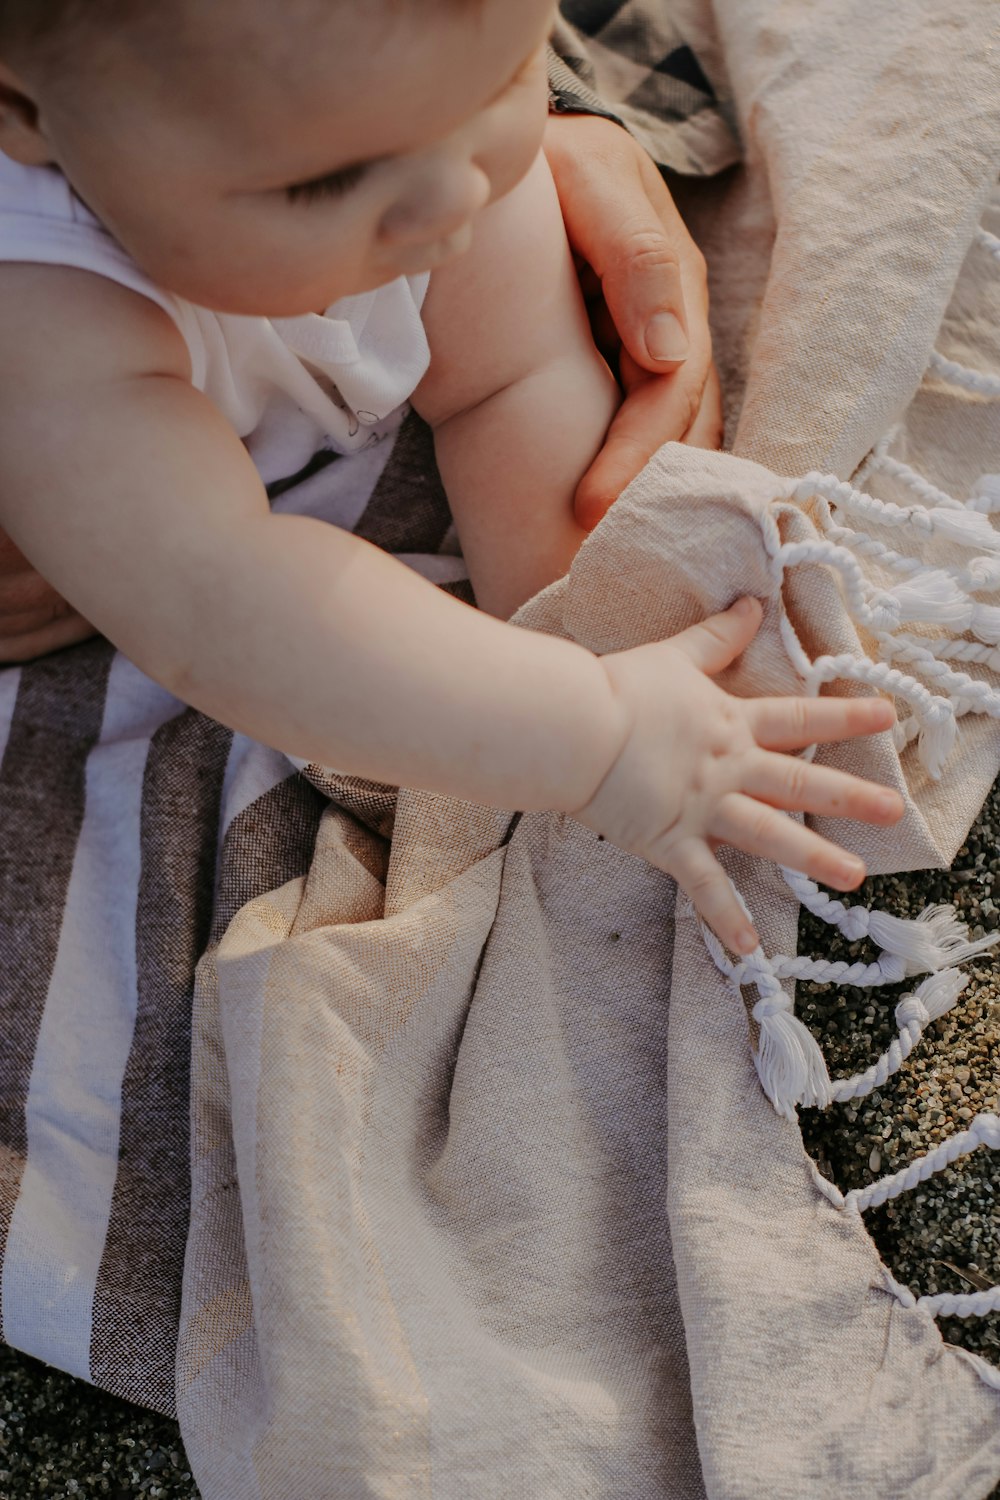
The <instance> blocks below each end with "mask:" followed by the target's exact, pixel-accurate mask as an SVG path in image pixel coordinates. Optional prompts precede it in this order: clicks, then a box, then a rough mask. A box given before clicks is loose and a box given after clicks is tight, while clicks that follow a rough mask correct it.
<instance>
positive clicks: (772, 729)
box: [573, 599, 903, 953]
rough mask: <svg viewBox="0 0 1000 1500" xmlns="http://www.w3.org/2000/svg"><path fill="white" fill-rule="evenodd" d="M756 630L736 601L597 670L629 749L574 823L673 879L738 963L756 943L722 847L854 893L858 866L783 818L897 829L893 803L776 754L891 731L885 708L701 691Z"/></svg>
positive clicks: (711, 688) (746, 602)
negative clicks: (796, 815) (722, 860)
mask: <svg viewBox="0 0 1000 1500" xmlns="http://www.w3.org/2000/svg"><path fill="white" fill-rule="evenodd" d="M760 621H761V607H760V605H759V604H758V603H757V601H756V600H755V599H741V600H740V601H739V602H738V603H737V604H734V605H733V607H732V608H731V609H729V610H727V611H726V613H725V614H720V615H713V616H712V617H711V618H710V619H708V620H705V621H704V622H703V623H702V624H700V625H694V626H692V627H691V629H690V630H685V631H684V632H683V633H682V634H681V635H676V636H674V637H673V638H672V639H671V640H669V641H661V642H657V643H655V644H653V645H648V646H639V647H637V648H635V649H634V650H631V651H622V652H618V653H616V654H614V655H611V656H605V657H602V659H601V660H602V664H603V666H604V668H605V671H606V672H607V674H608V677H609V679H610V681H611V686H612V688H613V690H614V692H615V695H616V697H617V698H618V701H619V703H620V704H621V706H622V711H623V717H624V721H625V725H626V730H625V737H624V740H623V743H622V748H621V750H620V751H619V753H618V755H617V757H616V759H615V761H614V764H613V765H612V767H611V769H610V771H609V772H608V773H607V775H606V776H605V777H604V780H603V781H602V783H601V785H600V786H599V787H598V789H597V792H596V793H595V794H594V796H593V797H592V798H591V800H590V801H589V802H588V803H587V804H586V806H585V807H582V808H580V809H579V810H578V811H576V812H574V814H573V816H574V817H575V818H577V819H578V820H579V821H580V822H581V823H585V824H586V825H587V827H588V828H593V829H594V830H595V831H596V832H597V833H600V834H602V835H603V836H604V837H605V838H608V839H610V840H611V841H612V842H613V843H615V844H618V845H620V846H621V848H623V849H627V850H628V851H629V852H630V853H632V854H640V855H642V857H643V858H644V859H646V860H648V861H649V862H650V864H652V865H655V866H656V867H657V869H660V870H665V871H666V872H667V874H668V875H672V876H673V877H674V879H675V880H676V881H677V884H678V885H679V886H680V887H681V889H682V890H683V891H686V892H687V894H688V895H689V896H690V897H691V899H692V901H693V902H694V905H695V907H696V909H697V911H698V912H699V913H700V915H701V916H702V917H703V918H704V920H705V921H706V922H707V923H708V925H709V926H710V927H712V928H713V929H714V931H715V932H717V933H718V935H719V937H720V938H721V939H722V941H723V942H724V943H725V944H726V945H727V946H728V947H729V948H730V949H731V950H733V951H734V952H736V953H749V952H752V951H753V949H754V948H755V947H756V945H757V941H758V939H757V934H756V933H755V932H754V930H753V928H752V926H751V925H750V923H749V922H748V920H747V918H746V916H745V915H744V913H743V911H742V910H741V908H740V906H739V903H738V902H737V900H736V898H735V896H734V894H733V891H732V888H731V886H730V884H729V881H728V879H727V878H726V875H725V873H724V871H723V869H722V866H721V865H720V864H719V862H718V860H717V859H716V858H715V853H714V851H715V850H716V849H717V848H718V847H719V845H720V844H733V845H735V846H736V848H738V849H745V850H746V851H747V852H748V853H750V854H757V855H761V856H762V857H763V858H765V859H771V860H775V861H776V862H777V863H779V864H783V865H789V866H791V867H792V868H793V869H796V870H801V871H804V872H805V874H807V875H809V876H811V877H812V878H813V879H814V880H821V881H823V882H824V883H825V884H826V885H831V886H833V887H835V888H836V889H837V890H853V889H854V887H855V886H857V885H859V884H860V883H861V881H862V880H863V879H864V875H865V867H864V864H863V863H862V861H861V860H860V859H858V858H857V857H856V856H855V855H853V854H848V853H846V852H845V851H844V850H843V849H840V848H838V847H837V845H836V844H831V843H830V842H829V841H828V840H827V839H824V838H820V836H819V834H817V833H814V832H813V831H812V830H811V829H808V828H804V827H803V826H802V825H801V824H800V823H798V822H796V821H795V820H794V819H792V818H786V817H785V816H784V815H783V814H782V813H780V812H778V811H777V810H776V809H778V808H787V809H789V810H790V811H794V812H810V813H821V814H823V815H825V816H826V817H841V818H854V819H857V820H858V821H861V822H865V823H887V824H888V823H895V822H897V821H898V820H899V818H901V817H902V815H903V802H902V798H901V797H899V795H898V794H897V793H896V792H893V791H890V790H889V789H888V788H885V787H879V786H874V785H872V784H871V783H870V782H867V781H861V780H860V779H859V778H858V777H856V776H848V775H846V774H845V773H844V772H841V771H832V770H830V769H829V768H828V767H825V766H815V765H811V764H809V763H808V762H807V761H803V760H800V759H798V758H796V757H793V756H790V755H784V754H777V753H775V752H779V751H788V750H799V749H801V748H802V747H803V746H805V745H811V744H814V743H818V742H821V741H824V740H844V739H850V738H852V737H853V736H855V735H863V734H872V733H874V732H876V731H878V730H883V729H888V728H889V727H890V726H891V725H892V724H893V723H894V721H895V716H894V713H893V709H892V705H891V704H890V703H889V702H888V701H886V700H885V699H882V698H734V697H732V696H731V695H730V694H729V693H726V692H723V690H722V689H721V688H719V687H716V685H715V684H714V683H713V682H712V681H710V676H711V674H713V673H715V672H720V671H722V669H723V668H724V667H727V666H729V664H730V663H731V662H733V661H734V660H735V659H736V657H737V656H739V654H740V652H741V651H743V650H744V649H745V647H746V646H748V645H749V643H750V641H751V640H752V639H753V637H754V636H755V635H756V633H757V628H758V626H759V625H760Z"/></svg>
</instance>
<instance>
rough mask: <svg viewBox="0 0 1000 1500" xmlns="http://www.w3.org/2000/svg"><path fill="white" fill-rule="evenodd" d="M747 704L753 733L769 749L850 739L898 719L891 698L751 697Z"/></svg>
mask: <svg viewBox="0 0 1000 1500" xmlns="http://www.w3.org/2000/svg"><path fill="white" fill-rule="evenodd" d="M746 707H747V718H748V720H749V723H750V728H751V729H752V730H753V734H754V737H755V739H756V740H757V743H758V744H760V745H763V746H764V748H765V749H766V750H801V749H803V748H804V747H805V746H806V745H821V744H825V743H827V742H828V741H832V740H851V739H854V738H855V736H857V735H863V734H878V733H879V732H880V731H881V730H884V729H891V728H892V726H893V724H895V722H896V712H895V709H894V708H893V706H892V704H891V703H890V702H889V700H888V698H751V699H748V700H747V705H746Z"/></svg>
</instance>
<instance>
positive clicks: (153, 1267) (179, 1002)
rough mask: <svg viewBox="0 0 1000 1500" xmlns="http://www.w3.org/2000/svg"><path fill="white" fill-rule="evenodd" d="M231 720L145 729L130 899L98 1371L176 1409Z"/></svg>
mask: <svg viewBox="0 0 1000 1500" xmlns="http://www.w3.org/2000/svg"><path fill="white" fill-rule="evenodd" d="M231 740H232V734H231V731H230V730H228V729H225V728H223V727H222V725H220V724H217V723H215V722H214V720H212V719H208V718H206V717H204V715H202V714H198V713H196V712H195V711H194V710H193V709H187V710H185V712H183V713H181V714H179V715H178V716H177V717H176V718H174V719H171V720H170V722H169V723H167V724H164V725H163V726H162V727H161V728H160V729H159V730H157V732H156V734H155V735H154V736H153V739H152V741H151V743H150V748H149V755H148V757H147V760H146V770H145V777H144V781H143V789H142V813H141V833H140V850H141V860H142V864H141V872H140V876H139V892H138V907H137V911H136V980H137V999H138V1005H137V1013H136V1023H135V1032H134V1035H133V1039H132V1048H131V1051H130V1053H129V1059H128V1063H127V1066H126V1069H125V1077H124V1079H123V1082H122V1103H121V1135H120V1142H119V1155H118V1176H117V1179H116V1182H115V1190H114V1195H113V1198H112V1205H111V1216H110V1223H109V1228H108V1236H107V1240H106V1242H105V1246H104V1254H103V1257H102V1260H101V1268H100V1271H99V1273H98V1277H97V1286H96V1289H95V1294H94V1320H93V1330H92V1334H91V1347H90V1358H91V1378H92V1379H93V1380H94V1382H95V1384H97V1385H99V1386H102V1387H103V1388H104V1389H105V1390H108V1391H112V1392H113V1393H114V1394H115V1395H117V1396H123V1397H125V1399H126V1400H129V1401H136V1402H140V1403H141V1404H143V1405H147V1406H152V1407H154V1408H155V1409H156V1410H158V1411H168V1412H169V1411H171V1410H172V1409H173V1403H174V1373H173V1372H174V1350H175V1344H176V1333H177V1318H178V1305H179V1297H180V1279H181V1268H182V1264H183V1258H184V1245H185V1240H186V1237H187V1223H188V1212H189V1200H190V1168H189V1128H188V1119H189V1074H190V1050H191V995H192V988H193V976H194V968H195V964H196V963H197V961H198V959H199V958H200V956H201V954H202V951H203V950H204V947H205V944H206V942H207V941H208V934H209V929H210V926H211V921H212V894H213V884H214V879H215V857H216V847H217V842H218V830H219V806H220V801H221V797H222V786H223V778H224V776H225V771H226V761H227V758H228V754H229V746H230V743H231Z"/></svg>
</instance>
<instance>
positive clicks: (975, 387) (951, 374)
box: [927, 349, 1000, 401]
mask: <svg viewBox="0 0 1000 1500" xmlns="http://www.w3.org/2000/svg"><path fill="white" fill-rule="evenodd" d="M927 368H928V370H930V371H932V372H933V373H934V374H935V375H937V376H938V377H939V378H940V379H941V380H944V381H947V383H948V385H956V386H959V387H960V389H961V390H963V391H972V392H974V394H975V395H977V396H988V397H989V398H990V400H993V401H995V400H996V399H997V398H998V397H1000V375H984V374H982V373H981V372H980V371H979V370H970V369H969V367H968V365H960V364H958V363H957V362H956V361H955V360H953V359H945V357H944V355H943V354H939V353H938V352H937V350H936V349H934V350H932V351H931V357H930V361H929V363H928V365H927Z"/></svg>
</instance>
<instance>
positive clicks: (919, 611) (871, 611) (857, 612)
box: [772, 540, 969, 633]
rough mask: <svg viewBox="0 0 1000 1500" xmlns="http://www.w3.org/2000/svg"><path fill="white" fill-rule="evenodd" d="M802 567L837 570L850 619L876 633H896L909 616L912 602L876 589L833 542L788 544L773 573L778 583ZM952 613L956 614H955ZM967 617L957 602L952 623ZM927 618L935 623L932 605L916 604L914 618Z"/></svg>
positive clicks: (774, 562) (775, 560) (774, 560)
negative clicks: (788, 572) (787, 571)
mask: <svg viewBox="0 0 1000 1500" xmlns="http://www.w3.org/2000/svg"><path fill="white" fill-rule="evenodd" d="M802 563H819V564H821V565H823V566H825V567H830V568H834V569H836V571H837V572H838V573H839V575H840V579H841V582H842V584H843V587H844V593H845V595H846V597H847V606H848V609H849V611H850V613H851V615H852V616H853V618H854V619H856V620H860V621H861V622H862V624H864V625H867V626H868V628H869V630H871V631H872V632H873V633H874V632H877V631H880V630H885V629H890V630H891V629H893V628H894V627H895V626H897V625H898V624H900V622H901V619H902V617H903V615H904V614H906V613H907V610H906V606H907V604H909V603H910V600H909V599H907V598H906V597H900V596H899V595H898V594H895V593H893V592H891V591H890V590H888V589H879V588H874V587H873V586H872V585H871V584H870V583H869V581H868V579H867V578H866V576H865V574H864V573H863V571H862V569H861V567H860V565H859V563H858V561H857V559H856V558H855V557H854V556H853V555H852V553H851V552H850V551H848V549H847V548H846V547H838V546H836V545H835V544H834V543H833V542H829V541H823V540H817V541H811V542H786V543H785V545H784V546H782V547H781V548H780V550H779V551H778V552H777V553H776V555H775V556H774V557H773V558H772V566H773V571H774V573H775V575H776V576H777V578H778V579H779V581H780V579H781V577H782V576H783V574H784V572H785V569H786V568H796V567H799V566H800V564H802ZM922 571H923V572H924V573H925V574H926V573H928V572H930V571H932V570H928V569H923V570H922ZM933 571H935V576H937V577H947V575H943V574H940V573H939V572H938V571H937V570H933ZM949 583H950V580H949ZM952 613H955V611H954V610H953V611H952ZM968 613H969V609H968V606H967V605H966V604H964V602H963V601H958V618H955V619H953V620H952V621H950V622H949V623H952V624H955V625H960V624H961V616H962V615H967V614H968ZM928 616H929V617H930V618H931V620H933V619H934V607H933V605H927V604H926V603H923V602H921V601H919V600H914V608H913V617H914V618H915V619H918V620H919V619H926V618H927V617H928Z"/></svg>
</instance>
